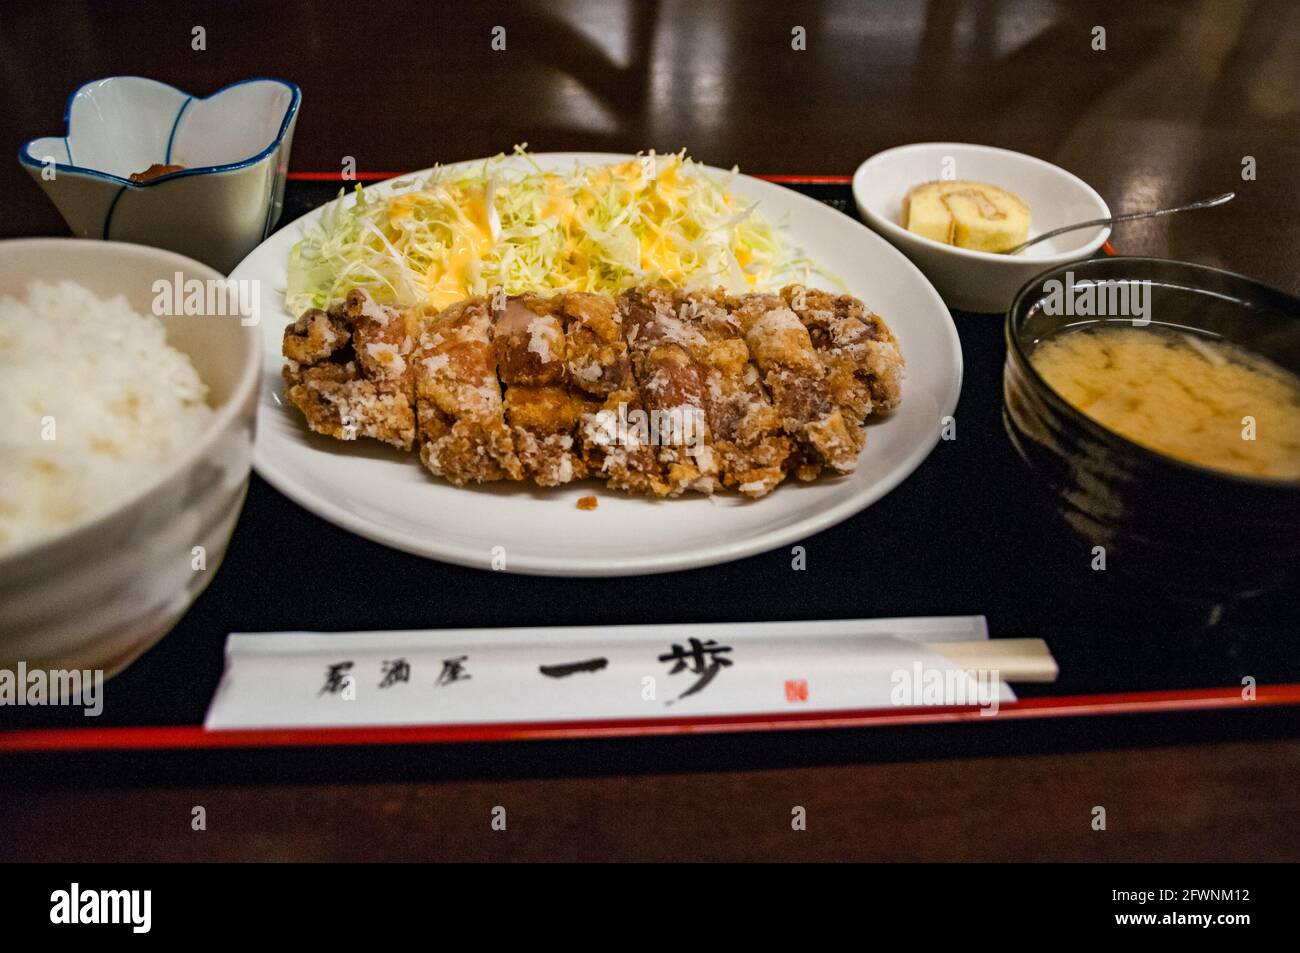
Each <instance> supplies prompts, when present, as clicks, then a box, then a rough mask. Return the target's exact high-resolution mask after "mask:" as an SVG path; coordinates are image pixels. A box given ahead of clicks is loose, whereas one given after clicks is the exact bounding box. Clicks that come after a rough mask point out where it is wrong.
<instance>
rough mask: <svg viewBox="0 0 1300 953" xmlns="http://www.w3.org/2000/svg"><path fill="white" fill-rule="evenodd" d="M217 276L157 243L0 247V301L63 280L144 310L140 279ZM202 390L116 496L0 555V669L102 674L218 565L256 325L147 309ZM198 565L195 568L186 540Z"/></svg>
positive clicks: (249, 424)
mask: <svg viewBox="0 0 1300 953" xmlns="http://www.w3.org/2000/svg"><path fill="white" fill-rule="evenodd" d="M177 273H180V275H181V276H182V280H183V281H188V280H189V279H192V278H197V279H199V280H201V281H208V280H212V279H221V275H220V274H219V273H218V272H216V271H214V270H213V269H211V268H209V267H207V266H206V265H202V264H200V263H198V262H196V261H191V260H190V259H188V258H183V257H181V256H180V255H177V254H174V253H172V252H168V251H161V250H159V249H157V248H146V247H144V246H141V245H128V244H124V243H121V242H93V241H83V240H81V239H75V238H37V239H22V240H14V241H4V242H0V296H8V297H19V298H25V297H26V292H27V286H28V284H29V283H31V282H33V281H43V282H49V283H52V282H58V281H72V282H75V283H77V284H79V285H81V286H82V287H84V288H87V289H89V290H90V291H92V292H94V293H95V294H96V295H98V296H100V297H103V298H108V297H112V296H115V295H118V294H121V295H124V296H125V297H126V299H127V301H128V302H130V304H131V306H132V307H133V308H134V309H135V310H137V311H139V312H141V313H144V314H150V313H152V312H153V307H152V305H153V302H154V300H155V297H156V292H155V291H154V289H153V283H154V282H155V281H158V280H160V279H161V280H164V281H166V282H167V283H168V284H169V285H170V284H171V283H172V282H173V280H174V279H175V276H176V274H177ZM159 320H160V321H161V322H162V323H163V325H164V327H165V328H166V331H167V343H169V344H171V345H172V346H173V347H175V348H177V349H179V350H181V351H184V352H185V353H186V354H187V355H189V358H190V360H191V362H192V363H193V364H194V367H195V369H196V370H197V371H198V372H199V376H200V377H202V378H203V381H204V382H205V383H206V384H207V385H208V403H209V405H210V406H211V407H212V408H213V411H214V413H213V415H212V418H211V420H210V421H209V423H208V424H207V426H206V427H205V429H203V430H202V431H201V432H198V433H195V434H193V437H192V440H191V442H190V443H189V445H188V446H187V447H186V448H185V449H184V450H183V451H182V452H180V453H178V454H176V456H175V457H174V458H173V459H171V460H169V461H168V462H167V463H166V465H164V466H161V467H159V469H158V470H157V471H156V472H155V473H153V474H152V475H151V478H150V479H148V480H145V481H143V482H142V483H141V485H140V486H138V487H137V488H136V489H135V492H134V493H133V494H132V495H131V496H130V497H128V498H126V499H123V500H121V501H120V502H117V503H116V504H112V505H108V506H106V507H105V508H103V509H101V510H100V512H98V513H97V514H95V515H92V516H91V517H90V519H89V520H88V521H87V522H83V523H77V524H74V525H72V526H69V527H68V528H66V529H64V530H63V531H61V532H59V533H57V534H56V535H53V536H49V537H44V538H41V539H37V540H33V541H32V542H30V543H28V544H26V545H20V546H19V547H17V548H16V549H14V550H11V551H9V552H6V553H5V554H4V555H0V668H3V669H9V670H10V671H12V670H14V669H15V667H16V665H17V663H18V662H20V661H21V662H25V663H26V664H27V668H28V670H29V671H30V670H34V669H38V668H39V669H92V670H94V669H99V670H102V671H103V672H104V673H105V676H106V677H107V676H111V675H113V674H114V673H116V672H118V671H120V670H121V669H122V668H124V667H125V666H127V665H128V664H130V662H131V661H132V660H134V659H135V658H136V656H138V655H139V654H140V653H142V652H144V651H145V650H146V649H148V648H149V647H150V646H152V645H153V644H154V643H155V642H157V641H158V640H159V639H161V638H162V637H163V636H164V635H165V634H166V633H167V632H168V630H170V629H171V627H172V626H173V625H174V624H175V623H176V621H177V620H178V619H179V618H180V617H181V615H182V614H183V613H184V612H185V610H186V609H187V608H189V605H190V603H191V602H193V601H194V599H195V598H196V597H197V596H198V594H199V593H200V592H202V591H203V589H204V587H205V586H207V584H208V582H209V581H211V579H212V577H213V575H214V574H215V573H216V571H217V567H218V566H219V565H220V563H221V558H222V556H223V555H224V554H225V551H226V545H227V543H228V542H229V541H230V534H231V531H232V530H233V529H234V525H235V521H236V519H237V518H238V516H239V511H240V509H241V507H242V506H243V502H244V496H245V494H246V493H247V490H248V475H249V468H250V466H251V463H252V455H253V426H254V420H255V409H256V401H255V398H256V391H257V381H258V378H259V373H260V365H261V353H262V348H261V338H262V335H261V331H260V329H258V328H257V327H253V326H244V324H242V323H241V321H240V318H239V317H238V316H237V315H234V316H224V315H223V316H208V315H188V316H187V315H178V316H170V315H160V316H159ZM196 546H202V547H204V551H205V554H204V555H205V562H206V568H201V569H196V568H195V557H194V547H196Z"/></svg>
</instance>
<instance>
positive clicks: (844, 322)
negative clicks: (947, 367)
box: [781, 285, 905, 420]
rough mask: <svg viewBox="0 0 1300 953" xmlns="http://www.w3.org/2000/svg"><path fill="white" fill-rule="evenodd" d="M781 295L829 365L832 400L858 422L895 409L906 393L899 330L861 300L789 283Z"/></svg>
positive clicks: (827, 368)
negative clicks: (899, 347)
mask: <svg viewBox="0 0 1300 953" xmlns="http://www.w3.org/2000/svg"><path fill="white" fill-rule="evenodd" d="M781 297H782V298H783V299H784V300H785V302H786V304H787V305H788V306H789V307H790V309H791V310H792V311H794V313H795V314H796V315H798V316H799V320H800V321H801V322H802V323H803V326H804V327H805V328H807V329H808V333H809V335H810V337H811V338H812V342H813V346H814V347H815V348H816V349H817V354H818V356H820V357H821V359H822V364H823V365H824V366H825V368H826V382H827V386H828V388H829V389H830V394H831V399H832V400H833V401H834V402H835V404H836V405H837V406H838V407H839V408H840V409H841V410H842V411H843V412H844V413H845V415H846V416H848V417H851V418H852V419H854V420H863V419H865V418H866V417H867V416H868V415H869V414H871V413H873V412H880V411H886V410H892V409H893V408H894V407H896V406H897V405H898V402H899V399H900V398H901V396H902V386H901V385H902V372H903V365H904V363H905V362H904V360H903V355H902V354H901V353H900V352H899V350H898V340H897V339H896V338H895V337H894V332H893V331H891V330H890V329H889V326H888V325H887V324H885V322H884V321H883V320H882V319H881V317H880V316H879V315H877V314H875V313H873V312H871V311H869V310H867V307H866V305H864V304H863V303H862V302H861V301H859V300H858V299H857V298H853V297H850V296H849V295H833V294H831V293H830V292H827V291H817V290H815V289H806V288H804V287H803V286H802V285H789V286H787V287H785V288H782V289H781Z"/></svg>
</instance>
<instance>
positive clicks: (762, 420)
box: [678, 291, 795, 498]
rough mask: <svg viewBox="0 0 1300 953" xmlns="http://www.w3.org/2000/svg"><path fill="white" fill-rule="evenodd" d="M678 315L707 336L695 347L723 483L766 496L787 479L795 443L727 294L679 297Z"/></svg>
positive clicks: (706, 410)
mask: <svg viewBox="0 0 1300 953" xmlns="http://www.w3.org/2000/svg"><path fill="white" fill-rule="evenodd" d="M678 302H679V307H678V314H679V316H680V317H681V318H682V319H683V320H685V321H687V322H690V323H691V324H693V325H694V327H695V328H696V329H698V331H699V332H700V334H701V335H702V336H703V338H704V341H705V345H704V346H703V347H697V348H696V356H697V360H698V361H699V362H700V365H701V367H702V368H704V371H705V399H704V408H705V413H706V416H707V419H708V424H709V431H710V435H711V436H712V438H713V448H714V450H715V452H716V454H717V457H718V469H719V474H720V477H721V480H722V483H723V485H724V486H728V487H735V488H736V489H738V490H739V491H740V492H741V493H743V494H744V495H745V496H749V497H753V498H757V497H760V496H766V495H767V494H768V493H770V492H772V490H774V489H776V487H777V485H778V484H779V483H780V482H781V481H782V480H784V479H785V464H786V461H787V460H788V459H789V458H790V456H791V454H792V453H793V452H794V448H795V445H794V441H793V440H791V439H790V438H789V437H787V436H785V434H784V433H783V431H782V428H781V416H780V414H778V413H777V412H776V409H775V408H774V407H773V406H772V402H771V401H770V400H769V399H768V396H767V393H766V391H765V390H764V389H763V385H762V382H761V380H760V377H759V373H758V369H757V368H756V367H754V365H753V364H752V363H750V360H749V346H748V345H747V344H746V343H745V339H744V337H743V335H742V334H741V330H740V322H739V321H738V320H737V319H736V318H735V316H734V315H732V314H731V313H730V312H729V311H728V310H727V308H726V303H727V302H726V295H725V293H723V292H721V291H716V292H689V293H686V294H683V295H681V296H680V297H679V298H678Z"/></svg>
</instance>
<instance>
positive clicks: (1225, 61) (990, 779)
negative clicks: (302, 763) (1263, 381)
mask: <svg viewBox="0 0 1300 953" xmlns="http://www.w3.org/2000/svg"><path fill="white" fill-rule="evenodd" d="M359 11H360V15H359ZM498 25H500V26H504V27H505V28H506V38H507V49H506V51H505V52H494V51H493V50H492V49H491V45H490V42H491V31H492V29H493V27H494V26H498ZM196 26H201V27H203V28H204V30H205V31H206V46H207V48H206V50H203V51H195V50H193V49H192V48H191V37H192V31H193V28H194V27H196ZM795 26H803V27H804V28H805V29H806V31H807V49H806V51H802V52H797V51H794V50H792V49H791V30H792V29H793V28H794V27H795ZM1096 27H1102V28H1104V30H1105V40H1106V49H1105V50H1104V51H1098V50H1094V49H1093V40H1094V35H1095V30H1094V28H1096ZM122 73H139V74H142V75H148V76H153V77H157V78H160V79H163V80H166V81H169V82H172V83H174V84H176V85H178V86H180V87H183V88H185V89H187V90H189V91H191V92H195V93H201V94H203V93H208V92H210V91H212V90H214V89H216V88H218V87H220V86H221V85H223V84H225V83H227V82H230V81H233V80H237V79H240V78H245V77H249V76H255V75H269V76H281V77H284V78H287V79H292V80H294V81H296V82H297V83H299V84H300V85H301V86H302V89H303V95H304V103H303V112H302V116H301V120H300V122H299V125H298V129H297V136H296V140H295V144H294V151H293V159H292V163H291V165H292V167H293V168H296V169H300V170H337V169H339V168H340V166H341V163H342V162H343V161H344V160H345V157H349V156H350V157H354V158H355V160H356V162H357V165H358V167H359V168H360V169H362V170H369V171H404V170H409V169H414V168H421V167H424V166H427V165H430V164H432V163H433V162H434V161H451V160H457V159H466V158H472V157H475V156H481V155H486V154H491V153H495V152H497V151H499V150H503V149H506V150H508V149H509V148H510V147H511V146H512V145H514V144H515V143H519V142H527V143H528V144H529V146H530V147H531V148H533V149H536V150H558V149H598V150H617V151H635V150H638V149H646V148H651V147H653V148H656V149H659V150H661V151H663V150H675V149H677V148H680V147H686V148H687V149H689V150H690V152H691V153H692V154H693V155H695V156H696V157H697V158H700V159H702V160H705V161H708V162H710V163H714V164H720V165H732V164H738V165H739V166H740V167H741V168H742V169H743V170H745V171H752V172H761V173H850V172H852V171H853V169H854V168H855V167H856V166H857V164H858V163H859V162H860V161H862V160H863V159H864V158H866V157H867V156H869V155H871V154H872V153H874V152H876V151H878V150H880V149H883V148H887V147H889V146H893V145H897V144H900V143H906V142H913V141H923V140H934V139H951V140H957V141H976V142H984V143H989V144H993V145H999V146H1005V147H1009V148H1012V149H1016V150H1020V151H1025V152H1030V153H1033V154H1035V155H1039V156H1041V157H1043V158H1046V159H1049V160H1052V161H1054V162H1057V163H1059V164H1061V165H1063V166H1065V167H1066V168H1068V169H1070V170H1071V171H1073V172H1075V173H1077V174H1078V175H1080V176H1081V177H1082V178H1084V179H1086V180H1087V181H1088V182H1089V183H1091V184H1092V185H1093V186H1094V187H1096V188H1097V189H1098V190H1099V191H1100V192H1101V193H1102V194H1103V195H1104V196H1105V197H1106V199H1107V200H1108V201H1109V203H1110V204H1111V206H1112V208H1115V209H1121V210H1122V209H1129V208H1141V207H1147V206H1155V205H1161V204H1175V203H1179V202H1182V201H1185V200H1190V199H1194V198H1199V197H1203V196H1208V195H1213V194H1217V193H1219V192H1223V191H1227V190H1230V189H1235V190H1237V191H1238V193H1239V198H1238V200H1237V201H1236V202H1235V203H1234V204H1233V205H1231V206H1230V207H1229V209H1227V210H1220V211H1219V212H1214V213H1207V214H1206V217H1197V216H1191V217H1175V218H1170V219H1163V220H1158V221H1154V222H1146V223H1142V224H1135V225H1131V226H1127V227H1121V228H1119V229H1118V230H1117V231H1116V233H1115V236H1114V242H1115V244H1116V245H1117V246H1118V247H1119V248H1120V249H1121V251H1122V252H1126V253H1134V254H1153V255H1160V256H1167V257H1176V258H1184V259H1190V260H1193V261H1198V262H1202V263H1205V264H1212V265H1218V266H1221V267H1226V268H1229V269H1232V270H1235V271H1240V272H1244V273H1246V274H1248V275H1251V276H1254V277H1257V278H1260V279H1262V280H1264V281H1267V282H1270V283H1273V284H1276V285H1278V286H1281V287H1283V288H1286V289H1287V290H1290V291H1292V292H1300V270H1298V269H1297V268H1296V263H1297V261H1300V185H1298V183H1300V94H1298V92H1297V91H1298V90H1300V4H1296V3H1294V2H1292V0H1256V2H1247V0H1242V2H1234V0H1221V2H1220V0H1199V2H1172V0H1150V2H1141V3H1135V2H1129V3H1119V2H1114V3H1068V4H1067V3H1054V2H1047V0H972V2H969V3H960V2H956V0H930V2H928V3H925V2H917V0H886V2H869V3H867V2H861V3H854V2H820V3H819V2H807V3H786V2H767V0H763V2H759V0H731V2H720V3H695V2H686V0H680V2H668V0H664V2H658V3H653V2H646V3H629V2H621V3H620V2H616V0H592V2H578V0H573V2H564V3H554V4H540V3H536V4H530V3H525V2H509V3H456V4H437V3H413V4H410V5H399V4H395V3H385V2H369V3H366V4H364V5H361V6H358V5H356V4H346V5H345V4H338V5H333V4H330V5H326V4H317V3H310V2H307V0H287V2H278V3H274V4H270V3H267V4H261V3H252V2H231V3H222V4H212V5H210V6H209V5H204V4H196V3H189V2H173V3H168V4H165V5H162V4H160V5H158V6H157V7H155V8H153V9H152V11H151V10H150V8H149V7H148V5H144V4H129V5H128V4H122V5H116V4H112V3H105V2H96V3H90V2H87V3H67V2H45V3H40V4H4V5H2V6H0V115H3V117H4V119H3V127H2V129H0V137H3V139H2V141H0V151H3V152H5V153H6V154H8V155H10V156H12V155H14V154H15V153H16V151H17V149H18V147H19V145H20V144H21V143H22V142H23V141H25V140H26V139H29V138H33V137H36V136H40V135H49V134H55V133H58V132H59V131H60V129H61V124H62V112H63V103H64V100H65V98H66V96H67V95H68V93H69V92H70V91H71V90H72V89H73V88H75V87H76V86H77V85H78V84H79V83H81V82H84V81H86V80H89V79H92V78H97V77H102V76H108V75H114V74H122ZM1250 160H1253V163H1252V162H1251V161H1250ZM1246 164H1253V166H1254V169H1255V176H1254V178H1253V179H1250V180H1243V177H1242V170H1243V167H1244V165H1246ZM0 188H2V190H3V191H2V194H3V195H4V203H3V207H4V210H5V214H4V215H3V216H0V236H5V237H11V236H20V235H33V234H61V233H63V232H64V229H63V225H62V223H61V221H60V219H59V218H58V216H57V214H56V213H55V211H54V209H53V208H52V206H50V205H49V204H48V202H47V201H46V200H45V198H44V197H43V195H42V194H41V192H40V190H39V189H38V188H37V186H36V185H35V184H33V183H32V182H31V181H30V180H29V179H28V177H27V175H26V174H25V173H24V172H23V171H22V170H21V169H20V168H19V166H18V164H17V163H16V162H13V161H10V162H7V163H0ZM768 760H769V763H770V765H771V766H770V769H767V770H754V771H739V772H709V773H694V774H676V773H653V774H633V775H627V776H612V777H610V776H605V777H580V776H574V777H561V778H548V779H542V780H538V779H507V780H493V781H444V782H439V783H424V782H420V783H394V784H370V783H319V784H312V785H306V786H301V785H256V786H240V785H234V786H220V785H215V784H214V785H202V786H197V787H170V786H169V787H155V786H150V785H145V786H142V787H134V786H133V787H102V788H101V787H77V788H73V789H54V790H42V791H40V792H39V793H36V792H30V791H25V790H23V789H22V788H21V787H19V788H11V789H6V790H4V791H0V825H2V826H3V829H4V837H3V839H0V851H2V852H3V853H4V855H6V856H26V857H45V858H63V859H73V858H79V857H86V856H92V855H93V856H95V857H99V858H110V857H121V858H133V859H145V858H187V859H188V858H201V857H223V858H232V859H233V858H256V859H272V858H274V859H289V858H305V859H344V858H359V857H371V858H381V857H395V858H423V857H483V858H502V857H519V858H576V857H643V858H670V857H672V858H676V857H716V858H778V857H801V858H811V857H818V858H847V857H856V858H890V859H904V858H909V859H910V858H926V859H942V858H977V857H978V858H991V859H1029V858H1049V859H1065V858H1086V859H1117V858H1127V859H1142V860H1145V859H1156V858H1171V859H1172V858H1178V859H1202V858H1223V859H1249V858H1277V859H1281V858H1288V859H1293V860H1294V859H1296V858H1297V857H1300V817H1298V816H1297V807H1296V804H1297V801H1296V798H1295V796H1294V784H1295V779H1296V778H1297V777H1298V776H1300V741H1295V740H1281V741H1268V742H1250V741H1240V742H1233V743H1226V744H1194V743H1188V744H1182V743H1180V744H1176V745H1164V746H1159V747H1155V748H1146V749H1142V750H1137V751H1135V750H1127V749H1123V748H1120V749H1117V750H1110V751H1101V752H1091V753H1075V754H1035V755H1023V756H1022V755H1009V756H996V757H986V758H958V759H952V760H942V761H931V760H925V761H921V760H918V761H908V760H906V759H904V760H901V761H890V762H888V763H862V764H855V765H848V766H842V767H837V766H823V767H789V766H788V763H787V764H783V763H782V757H781V755H780V753H779V752H773V753H772V755H771V757H770V758H769V759H768ZM8 780H9V781H10V782H12V781H15V780H17V781H19V782H21V779H14V778H10V779H8ZM196 804H201V805H204V806H205V807H206V808H207V812H208V817H209V830H208V832H207V833H206V834H202V835H200V834H195V833H192V832H191V831H190V827H189V813H190V808H191V807H192V806H193V805H196ZM496 804H501V805H504V806H506V807H507V808H508V810H509V812H510V813H509V816H510V824H509V830H508V832H507V833H505V834H499V835H494V834H492V833H491V832H490V831H489V828H488V823H487V819H488V811H489V810H490V808H491V807H492V806H493V805H496ZM1098 804H1101V805H1105V806H1107V810H1108V817H1109V823H1108V830H1107V831H1106V832H1104V833H1101V832H1094V831H1092V830H1091V828H1090V825H1089V821H1090V813H1089V812H1090V810H1091V808H1092V806H1094V805H1098ZM794 805H803V806H805V807H806V808H807V809H808V812H809V824H808V831H807V832H806V833H804V834H795V833H793V832H792V831H791V830H790V824H789V817H790V810H791V808H792V806H794ZM88 831H93V832H94V833H93V834H89V835H88V834H87V832H88ZM652 835H654V836H652Z"/></svg>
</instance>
